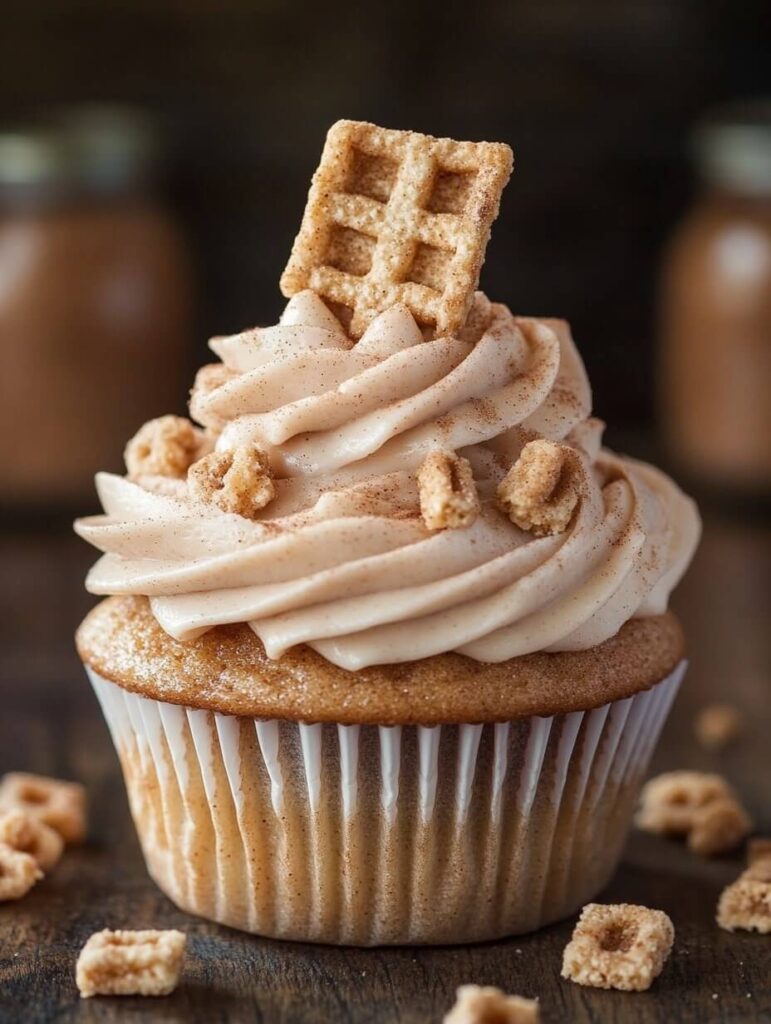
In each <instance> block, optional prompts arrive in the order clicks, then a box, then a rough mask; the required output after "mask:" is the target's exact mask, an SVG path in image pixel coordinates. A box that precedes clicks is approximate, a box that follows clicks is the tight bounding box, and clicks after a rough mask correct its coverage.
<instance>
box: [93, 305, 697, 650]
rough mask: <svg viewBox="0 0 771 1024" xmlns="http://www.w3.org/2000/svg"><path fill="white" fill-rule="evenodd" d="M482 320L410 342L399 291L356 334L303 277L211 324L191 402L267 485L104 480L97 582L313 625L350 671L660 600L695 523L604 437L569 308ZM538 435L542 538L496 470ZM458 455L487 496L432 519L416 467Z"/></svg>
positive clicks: (529, 646)
mask: <svg viewBox="0 0 771 1024" xmlns="http://www.w3.org/2000/svg"><path fill="white" fill-rule="evenodd" d="M485 314H487V319H488V323H487V327H486V329H484V331H483V333H481V336H480V337H478V338H465V337H460V338H439V339H437V340H434V341H424V340H423V337H422V335H421V332H420V330H419V329H418V327H417V325H416V324H415V321H414V320H413V318H412V316H411V314H410V313H409V311H408V310H407V309H406V308H405V307H402V306H397V307H394V308H392V309H389V310H387V311H386V312H385V313H382V314H381V315H380V316H379V317H378V318H377V319H376V320H375V321H374V322H373V323H372V325H371V326H370V328H369V329H368V331H367V332H366V334H365V335H364V336H363V337H362V338H361V340H360V341H359V342H358V343H357V344H356V345H354V344H353V342H352V341H351V340H350V339H349V338H348V337H347V335H346V334H345V332H344V330H343V329H342V327H341V326H340V324H339V323H338V321H337V320H336V319H335V317H334V316H333V315H332V313H331V312H330V311H329V310H328V309H327V307H326V306H324V304H323V303H322V302H321V300H320V299H318V298H317V297H316V296H315V295H314V294H313V293H312V292H303V293H301V294H300V295H297V296H295V297H294V298H293V299H292V300H291V301H290V302H289V304H288V306H287V308H286V310H285V312H284V315H283V316H282V318H281V322H280V323H279V324H278V325H276V326H274V327H268V328H257V329H254V330H250V331H245V332H244V333H242V334H238V335H234V336H232V337H228V338H217V339H215V340H214V341H213V342H212V343H211V344H212V348H213V349H214V351H215V353H216V354H217V355H218V356H219V357H220V359H221V360H222V363H223V364H224V369H222V368H220V370H219V371H218V372H214V373H212V372H211V371H209V372H205V373H203V374H202V375H200V376H199V380H198V382H197V384H196V387H195V388H194V390H193V394H192V398H191V415H192V416H193V417H194V418H195V419H196V420H198V422H200V423H201V424H202V425H204V426H206V427H208V428H209V431H210V432H211V433H213V434H214V435H216V448H217V450H226V449H229V448H233V447H236V446H238V445H240V444H245V443H256V444H258V445H259V446H260V448H262V449H263V451H265V452H266V454H267V456H268V458H269V461H270V467H271V471H272V474H273V478H274V482H275V490H276V496H275V498H274V500H273V501H272V502H271V503H270V504H268V505H267V506H266V507H265V508H264V509H262V510H261V512H259V513H258V518H256V519H246V518H242V517H241V516H238V515H235V514H232V513H228V512H223V511H220V510H219V509H218V508H217V507H216V506H213V505H210V504H209V505H205V504H203V503H200V502H197V501H195V500H194V499H193V498H192V497H191V496H190V495H189V494H188V492H187V487H186V484H185V482H184V481H170V480H166V479H165V478H155V477H148V478H140V479H139V480H137V481H129V480H127V479H125V478H122V477H118V476H114V475H111V474H100V475H99V476H98V478H97V487H98V491H99V496H100V499H101V501H102V505H103V507H104V515H101V516H94V517H91V518H88V519H81V520H79V521H78V523H77V524H76V529H77V531H78V533H79V534H80V535H81V536H82V537H84V538H85V539H86V540H88V541H89V542H90V543H92V544H94V545H95V546H96V547H97V548H99V549H100V550H101V551H103V552H104V555H103V557H102V558H101V559H100V560H99V561H98V562H97V564H96V565H95V566H94V568H93V569H92V571H91V573H90V574H89V577H88V583H87V585H88V588H89V590H90V591H91V592H92V593H95V594H141V595H147V596H148V597H149V598H150V600H151V606H152V610H153V613H154V615H155V616H156V618H157V620H158V622H159V623H160V624H161V626H162V627H163V628H164V629H165V630H166V631H167V632H168V633H169V634H170V635H171V636H173V637H176V638H177V639H182V640H184V639H188V638H193V637H196V636H198V635H200V634H201V633H203V632H205V631H206V630H207V629H210V628H211V627H213V626H216V625H218V624H223V623H232V622H248V623H249V624H250V626H251V627H252V629H253V630H254V632H255V633H256V634H257V635H258V636H259V637H260V639H261V640H262V641H263V643H264V645H265V649H266V651H267V652H268V654H269V655H270V656H271V657H274V658H277V657H279V656H280V655H281V654H282V653H283V652H284V651H286V650H288V649H289V648H290V647H292V646H294V645H296V644H301V643H306V644H309V645H310V646H311V647H313V648H315V649H316V650H317V651H318V652H319V653H321V654H322V655H323V656H324V657H326V658H327V659H328V660H329V661H332V662H334V663H335V664H336V665H339V666H341V667H343V668H346V669H352V670H355V669H359V668H362V667H364V666H367V665H373V664H381V663H390V662H400V661H411V660H414V659H417V658H424V657H428V656H430V655H433V654H438V653H442V652H446V651H459V652H461V653H463V654H466V655H468V656H470V657H472V658H475V659H477V660H479V661H503V660H506V659H508V658H512V657H516V656H518V655H522V654H528V653H530V652H534V651H544V650H546V651H558V650H579V649H584V648H587V647H590V646H593V645H595V644H599V643H601V642H602V641H604V640H606V639H608V638H609V637H611V636H613V635H614V634H615V633H616V632H617V631H618V629H619V628H620V627H621V626H622V625H623V623H624V622H626V621H627V620H628V619H630V618H632V617H635V616H646V615H657V614H660V613H662V612H663V611H664V610H665V608H666V605H667V599H668V596H669V593H670V591H671V590H672V588H673V587H674V586H675V584H676V583H677V581H678V580H679V578H680V576H681V575H682V573H683V571H684V570H685V568H686V566H687V564H688V562H689V560H690V558H691V555H692V553H693V550H694V548H695V546H696V543H697V540H698V535H699V520H698V515H697V513H696V510H695V507H694V505H693V502H691V501H690V499H688V498H687V497H685V496H684V495H683V494H682V492H681V491H680V490H679V489H678V488H677V487H676V486H675V485H674V484H673V483H672V481H671V480H669V479H668V478H667V477H666V476H664V475H663V474H662V473H660V472H658V471H657V470H655V469H653V468H652V467H650V466H647V465H645V464H642V463H639V462H636V461H634V460H631V459H628V458H621V457H619V456H617V455H615V454H613V453H611V452H609V451H607V450H605V449H602V448H601V441H600V439H601V431H602V424H601V423H600V422H599V421H598V420H595V419H591V418H590V416H589V414H590V409H591V395H590V389H589V384H588V381H587V378H586V373H585V370H584V367H583V364H582V362H581V359H580V357H579V355H578V352H577V351H576V349H575V346H574V344H573V341H572V339H571V337H570V331H569V328H568V326H567V324H565V323H564V322H563V321H559V320H539V319H533V318H527V317H514V316H512V314H511V313H510V312H509V311H508V309H506V307H505V306H500V305H492V306H489V304H488V303H487V300H486V299H485V298H484V296H482V295H481V294H480V295H478V296H477V299H476V309H475V317H472V320H474V319H476V320H477V321H478V320H479V319H480V318H484V316H485ZM535 438H547V439H549V440H553V441H560V442H563V443H566V444H569V445H571V446H572V447H573V448H574V449H575V450H576V454H577V458H576V460H575V463H576V467H577V468H576V474H577V486H578V487H579V490H580V499H579V503H578V507H577V510H576V513H575V515H574V516H573V519H572V521H571V523H570V525H569V527H568V529H567V530H566V531H565V532H563V533H561V534H559V535H557V536H547V537H534V536H533V535H532V534H530V533H527V532H525V531H523V530H521V529H519V528H518V527H517V526H515V525H514V524H513V523H512V522H510V521H509V519H508V518H507V516H506V515H505V513H504V512H502V511H501V509H500V507H499V506H498V504H497V502H496V498H495V494H496V488H497V486H498V485H499V483H500V482H501V480H502V479H503V477H504V475H505V474H506V472H507V471H508V469H509V468H510V467H511V465H512V463H513V462H514V461H515V460H516V459H517V457H518V456H519V454H520V452H521V450H522V447H523V446H524V445H525V444H526V443H527V442H528V441H530V440H533V439H535ZM437 448H439V449H443V450H449V451H455V452H459V453H460V454H461V455H463V456H464V457H465V458H467V459H468V460H469V462H470V463H471V466H472V469H473V473H474V479H475V483H476V487H477V490H478V493H479V496H480V499H481V506H482V507H481V513H480V515H479V516H478V518H477V519H476V520H475V521H474V522H473V524H472V525H471V526H469V527H467V528H465V529H447V530H440V531H434V532H431V531H429V530H428V529H426V527H425V525H424V523H423V521H422V519H421V517H420V509H419V500H418V489H417V483H416V473H417V470H418V468H419V467H420V465H421V463H422V461H423V459H424V458H425V457H426V455H427V454H428V453H429V452H430V451H432V450H434V449H437Z"/></svg>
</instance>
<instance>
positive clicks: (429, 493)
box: [418, 449, 479, 530]
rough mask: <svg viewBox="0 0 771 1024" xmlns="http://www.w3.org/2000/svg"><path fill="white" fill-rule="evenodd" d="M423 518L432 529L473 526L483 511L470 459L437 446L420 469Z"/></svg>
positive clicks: (419, 488) (419, 485)
mask: <svg viewBox="0 0 771 1024" xmlns="http://www.w3.org/2000/svg"><path fill="white" fill-rule="evenodd" d="M418 491H419V493H420V511H421V514H422V516H423V522H424V523H425V524H426V526H427V528H428V529H429V530H442V529H444V528H445V527H449V528H450V529H459V528H461V527H466V526H471V524H472V523H473V522H474V520H475V519H476V518H477V516H478V515H479V496H478V495H477V489H476V485H475V484H474V475H473V473H472V472H471V465H470V463H469V461H468V459H464V458H462V456H460V455H455V454H454V452H445V451H441V450H440V449H435V450H434V451H432V452H430V453H429V454H428V455H427V456H426V458H425V460H424V461H423V465H422V466H421V467H420V469H419V470H418Z"/></svg>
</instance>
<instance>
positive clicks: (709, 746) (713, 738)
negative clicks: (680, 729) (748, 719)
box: [693, 704, 743, 750]
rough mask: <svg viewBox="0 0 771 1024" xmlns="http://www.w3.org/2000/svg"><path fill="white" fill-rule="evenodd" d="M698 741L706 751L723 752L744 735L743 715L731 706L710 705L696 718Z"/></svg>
mask: <svg viewBox="0 0 771 1024" xmlns="http://www.w3.org/2000/svg"><path fill="white" fill-rule="evenodd" d="M693 728H694V732H695V733H696V739H697V740H698V741H699V743H700V744H701V745H702V747H704V749H705V750H722V749H723V748H724V747H727V746H728V745H729V743H733V741H734V740H736V739H738V738H739V736H741V734H742V728H743V721H742V716H741V714H740V713H739V712H738V711H737V709H736V708H735V707H732V705H730V704H710V705H708V706H707V707H705V708H702V709H701V711H700V712H699V713H698V715H697V716H696V720H695V721H694V724H693Z"/></svg>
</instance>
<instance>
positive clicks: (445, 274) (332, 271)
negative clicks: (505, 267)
mask: <svg viewBox="0 0 771 1024" xmlns="http://www.w3.org/2000/svg"><path fill="white" fill-rule="evenodd" d="M511 167H512V154H511V150H510V149H509V147H508V146H506V145H503V144H502V143H496V142H456V141H454V140H453V139H435V138H432V137H431V136H430V135H420V134H419V133H418V132H404V131H392V130H389V129H386V128H379V127H378V126H377V125H374V124H369V123H367V122H366V121H338V122H337V123H336V124H333V125H332V127H331V128H330V129H329V132H328V134H327V138H326V142H325V144H324V151H323V152H322V154H321V162H320V163H319V166H318V168H317V170H316V172H315V174H314V175H313V180H312V182H311V187H310V191H309V193H308V202H307V204H306V207H305V212H304V214H303V219H302V224H301V225H300V231H299V233H298V235H297V238H296V239H295V242H294V245H293V246H292V254H291V256H290V258H289V262H288V263H287V266H286V269H285V270H284V273H283V274H282V275H281V291H282V293H283V294H284V295H285V296H286V297H287V298H289V297H290V296H292V295H296V294H297V293H298V292H301V291H304V290H305V289H307V288H311V289H313V291H314V292H316V294H317V295H319V296H321V297H322V298H323V299H324V301H325V302H326V303H327V304H328V305H329V306H330V307H331V308H332V309H333V310H334V312H335V313H336V314H338V313H339V316H340V319H341V321H345V322H346V323H349V324H350V327H349V331H350V334H351V336H352V337H354V338H359V337H361V335H362V334H363V333H364V331H365V330H366V329H367V327H368V326H369V324H370V323H371V322H372V320H373V319H374V318H375V316H377V314H378V313H381V312H383V310H385V309H388V308H389V307H390V306H394V305H396V304H397V303H399V302H403V303H404V304H405V305H406V306H408V307H409V309H410V311H411V313H412V315H413V316H414V317H415V319H416V321H417V322H418V324H419V325H420V326H421V327H422V328H425V329H427V331H429V332H431V333H432V334H433V335H434V336H435V337H444V336H445V335H451V334H454V333H455V332H457V331H458V330H460V329H461V328H462V327H463V324H464V321H465V320H466V317H467V315H468V313H469V310H470V308H471V304H472V301H473V295H474V289H475V288H476V286H477V282H478V281H479V271H480V269H481V267H482V263H483V262H484V256H485V248H486V246H487V241H488V239H489V237H490V227H491V225H492V223H493V221H494V220H495V218H496V216H497V215H498V206H499V203H500V198H501V193H502V192H503V189H504V187H505V185H506V182H507V181H508V180H509V175H510V173H511Z"/></svg>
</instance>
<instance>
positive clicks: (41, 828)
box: [0, 809, 64, 871]
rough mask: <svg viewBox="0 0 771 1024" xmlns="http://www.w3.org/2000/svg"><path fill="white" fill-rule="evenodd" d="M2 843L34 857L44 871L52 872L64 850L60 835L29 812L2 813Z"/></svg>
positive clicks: (0, 836) (12, 811) (0, 826)
mask: <svg viewBox="0 0 771 1024" xmlns="http://www.w3.org/2000/svg"><path fill="white" fill-rule="evenodd" d="M0 843H5V844H6V846H10V847H11V849H12V850H17V851H18V852H19V853H28V854H29V855H30V856H31V857H34V858H35V860H36V861H37V863H38V866H39V867H40V868H41V870H42V871H50V870H51V868H52V867H54V865H55V864H56V863H57V862H58V860H59V858H60V857H61V855H62V850H63V849H64V840H63V839H62V837H61V836H60V835H59V833H58V832H57V831H56V830H55V829H52V828H50V827H49V826H48V825H45V824H43V822H42V821H39V820H38V819H37V818H35V817H33V815H31V814H30V813H29V812H28V811H21V810H17V809H13V810H10V811H3V812H0Z"/></svg>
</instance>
